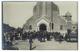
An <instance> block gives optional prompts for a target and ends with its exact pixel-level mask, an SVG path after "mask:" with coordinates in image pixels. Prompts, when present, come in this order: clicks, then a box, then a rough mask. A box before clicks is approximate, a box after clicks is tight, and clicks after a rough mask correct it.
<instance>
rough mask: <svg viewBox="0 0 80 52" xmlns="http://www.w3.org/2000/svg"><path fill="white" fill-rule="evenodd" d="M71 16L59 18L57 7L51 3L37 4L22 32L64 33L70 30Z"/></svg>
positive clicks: (66, 15) (68, 14) (67, 14)
mask: <svg viewBox="0 0 80 52" xmlns="http://www.w3.org/2000/svg"><path fill="white" fill-rule="evenodd" d="M71 17H72V16H71V14H70V13H69V12H67V13H66V14H65V15H64V16H60V13H59V8H58V6H57V5H56V4H55V3H53V2H37V3H36V5H35V6H34V8H33V16H32V17H31V18H29V19H28V20H27V21H26V23H25V24H24V26H23V31H48V32H66V31H67V29H71V28H72V25H71V24H72V23H71Z"/></svg>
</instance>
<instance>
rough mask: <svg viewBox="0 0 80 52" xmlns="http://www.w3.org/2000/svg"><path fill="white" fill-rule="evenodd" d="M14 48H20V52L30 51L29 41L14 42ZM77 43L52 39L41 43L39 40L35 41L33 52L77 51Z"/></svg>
mask: <svg viewBox="0 0 80 52" xmlns="http://www.w3.org/2000/svg"><path fill="white" fill-rule="evenodd" d="M13 44H14V45H13V47H17V48H19V50H29V47H30V45H29V40H17V41H14V42H13ZM77 47H78V43H77V42H66V41H63V42H61V43H60V42H58V41H55V40H54V39H52V40H51V41H47V40H46V41H45V42H40V41H38V40H37V39H35V40H33V43H32V49H33V50H77Z"/></svg>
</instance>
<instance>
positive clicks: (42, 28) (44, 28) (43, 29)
mask: <svg viewBox="0 0 80 52" xmlns="http://www.w3.org/2000/svg"><path fill="white" fill-rule="evenodd" d="M39 30H40V31H45V30H47V28H46V25H45V24H41V25H40V26H39Z"/></svg>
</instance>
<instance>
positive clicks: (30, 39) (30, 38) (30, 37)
mask: <svg viewBox="0 0 80 52" xmlns="http://www.w3.org/2000/svg"><path fill="white" fill-rule="evenodd" d="M32 42H33V41H32V33H31V32H30V35H29V44H30V50H32Z"/></svg>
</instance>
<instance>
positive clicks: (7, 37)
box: [3, 31, 70, 50]
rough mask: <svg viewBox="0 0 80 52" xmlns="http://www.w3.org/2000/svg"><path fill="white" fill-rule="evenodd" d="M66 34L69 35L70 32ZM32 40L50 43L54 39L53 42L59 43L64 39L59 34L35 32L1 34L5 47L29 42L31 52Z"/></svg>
mask: <svg viewBox="0 0 80 52" xmlns="http://www.w3.org/2000/svg"><path fill="white" fill-rule="evenodd" d="M68 33H70V31H69V32H68ZM33 39H37V40H38V41H40V42H45V41H51V40H52V39H54V40H55V41H58V42H60V43H61V42H62V41H63V40H64V39H65V37H63V36H62V35H61V33H60V32H47V31H37V32H35V31H34V32H30V31H29V32H23V31H10V32H5V33H3V42H4V46H5V47H9V46H12V45H13V41H18V40H29V44H30V50H31V49H32V43H33ZM9 49H10V48H9Z"/></svg>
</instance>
